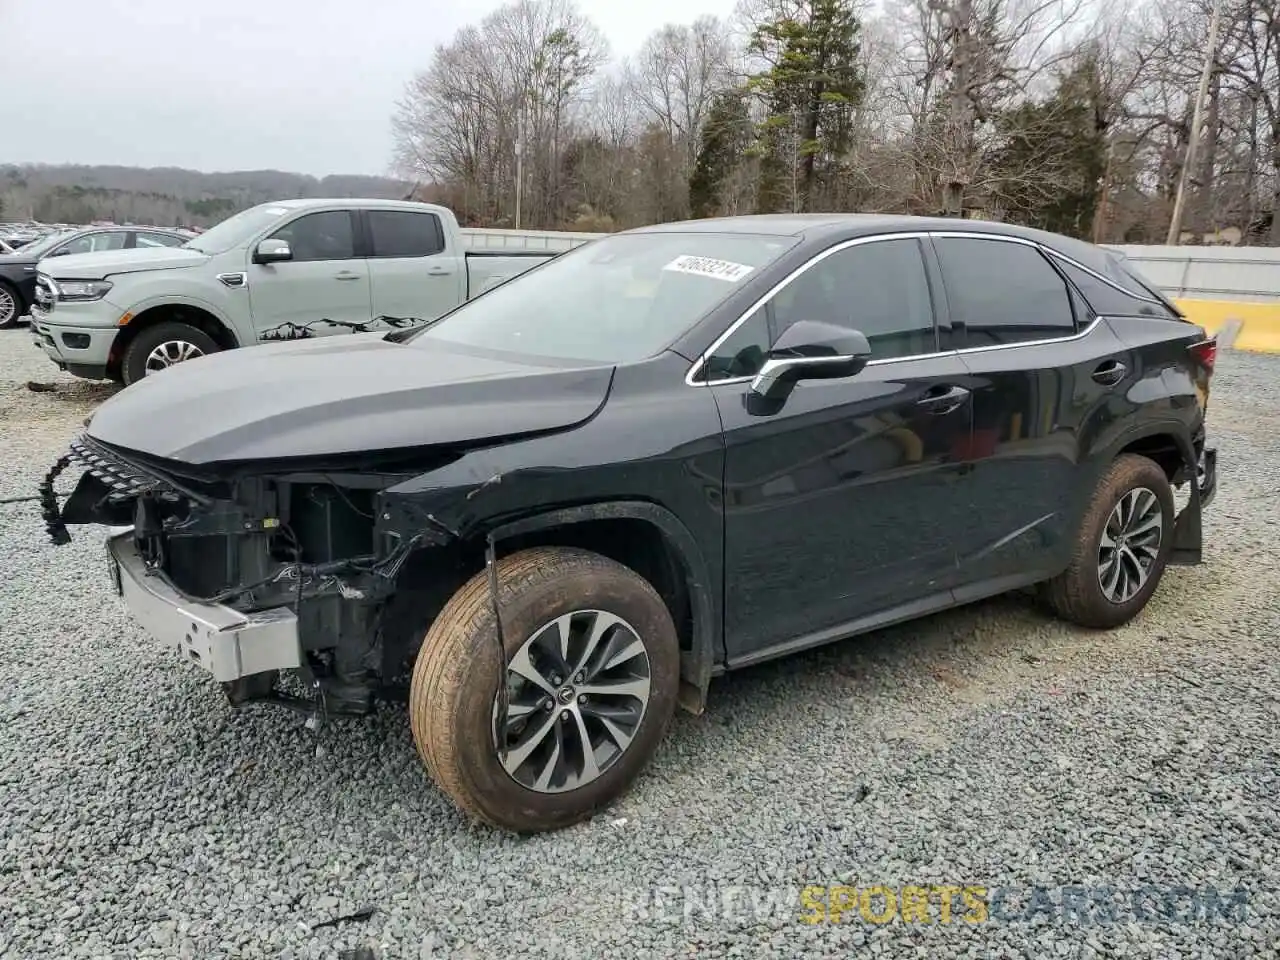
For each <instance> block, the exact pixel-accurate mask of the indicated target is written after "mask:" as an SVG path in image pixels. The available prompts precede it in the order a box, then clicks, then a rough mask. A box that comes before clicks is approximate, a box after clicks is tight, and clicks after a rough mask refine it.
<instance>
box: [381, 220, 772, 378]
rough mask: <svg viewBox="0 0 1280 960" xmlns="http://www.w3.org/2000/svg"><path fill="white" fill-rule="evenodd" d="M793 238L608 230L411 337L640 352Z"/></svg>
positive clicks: (690, 320) (577, 351) (574, 353)
mask: <svg viewBox="0 0 1280 960" xmlns="http://www.w3.org/2000/svg"><path fill="white" fill-rule="evenodd" d="M795 243H796V239H795V238H794V237H773V236H756V235H751V234H731V233H702V232H696V233H695V232H690V233H637V234H618V235H615V236H612V237H606V238H604V239H602V240H595V241H593V242H591V243H588V244H585V245H584V246H581V247H578V248H577V249H575V250H572V251H570V252H569V253H566V254H563V255H562V256H560V257H557V258H556V259H555V260H552V261H550V262H549V263H547V264H546V265H545V266H541V267H538V268H536V269H535V270H532V271H530V272H529V273H527V274H524V275H521V276H518V277H516V278H514V279H512V280H510V281H507V282H506V283H503V284H502V285H501V286H498V287H495V288H493V289H492V290H489V291H488V292H486V293H485V294H484V295H483V296H481V297H477V298H476V299H475V300H472V301H470V302H469V303H465V304H463V305H462V306H461V307H459V308H458V309H456V310H454V311H453V312H452V313H450V314H448V315H446V316H445V317H443V318H441V320H440V321H439V322H437V323H434V324H432V325H431V326H429V327H426V328H424V329H423V330H421V331H420V332H418V333H417V334H416V335H414V336H411V337H409V338H407V339H406V342H408V343H410V344H412V345H413V346H416V347H424V348H427V349H430V347H431V346H432V344H433V343H435V342H437V341H448V342H450V343H456V344H460V345H463V346H469V347H481V348H484V349H489V350H499V351H510V352H516V353H522V354H533V355H537V356H544V357H555V358H559V359H566V360H581V361H586V362H589V363H628V362H634V361H637V360H643V359H645V358H647V357H652V356H655V355H656V354H658V353H659V352H661V351H662V350H663V349H664V348H665V347H666V346H667V345H668V344H670V343H671V342H672V341H674V340H675V339H677V338H678V337H679V336H680V335H682V334H683V333H684V332H685V331H687V330H689V329H690V328H691V327H693V326H694V324H696V323H697V322H698V321H699V320H701V319H702V317H704V316H705V315H706V314H707V312H708V311H710V310H711V309H712V308H713V307H715V306H717V305H718V304H719V303H720V302H721V301H723V300H724V299H725V298H727V297H728V296H729V294H731V293H733V291H734V290H735V289H736V288H737V287H738V286H739V285H740V284H741V283H743V282H745V281H746V280H747V279H749V278H751V277H752V276H753V275H754V274H755V273H757V272H758V271H759V270H760V268H761V267H763V266H765V265H766V264H769V263H771V262H772V261H774V260H776V259H777V258H778V257H779V256H781V255H782V254H783V253H784V252H786V251H787V250H788V249H789V248H791V247H792V246H794V245H795Z"/></svg>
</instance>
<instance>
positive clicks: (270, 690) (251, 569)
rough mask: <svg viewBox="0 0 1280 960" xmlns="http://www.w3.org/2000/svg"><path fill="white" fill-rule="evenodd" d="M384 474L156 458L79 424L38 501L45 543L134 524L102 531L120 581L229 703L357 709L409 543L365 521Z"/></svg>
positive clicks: (130, 601)
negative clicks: (70, 484)
mask: <svg viewBox="0 0 1280 960" xmlns="http://www.w3.org/2000/svg"><path fill="white" fill-rule="evenodd" d="M73 465H74V466H79V467H83V468H84V472H83V473H82V474H81V476H80V479H79V481H78V482H77V484H76V487H75V489H74V490H73V492H72V493H71V495H70V496H69V497H68V498H67V501H66V503H65V504H64V505H63V506H62V507H61V508H60V507H59V505H58V498H57V495H56V494H55V492H54V481H55V480H56V479H57V477H58V476H59V474H61V473H63V472H64V471H65V470H66V469H67V468H68V467H70V466H73ZM385 482H387V481H386V480H385V478H379V477H377V476H374V477H370V476H369V475H367V474H352V475H340V474H328V473H324V474H306V473H286V472H278V473H263V474H255V475H236V474H233V473H230V472H219V471H214V470H203V469H201V468H195V467H184V466H182V465H176V464H172V465H171V464H161V463H158V462H157V461H156V460H155V459H154V458H146V457H143V456H142V455H139V454H133V453H130V452H129V451H121V450H119V449H116V448H113V447H111V446H108V445H107V444H104V443H101V442H100V441H97V440H95V439H94V438H92V437H89V436H81V437H79V438H78V439H77V440H75V441H74V442H73V443H72V444H71V447H70V449H69V450H68V452H67V454H66V455H65V456H63V457H62V458H60V459H59V460H58V462H57V463H56V464H55V465H54V467H53V469H51V470H50V472H49V473H48V474H47V475H46V477H45V479H44V481H43V483H42V484H41V490H40V500H41V508H42V512H43V515H44V521H45V525H46V528H47V529H48V532H49V535H50V537H51V539H52V540H53V541H54V542H55V543H66V542H68V541H69V540H70V534H69V533H68V530H67V526H68V525H69V524H100V525H104V526H109V527H127V528H130V529H128V530H127V532H124V533H116V534H114V535H113V536H111V537H110V538H109V539H108V543H107V551H108V563H109V568H110V570H111V575H112V578H113V580H114V588H115V590H116V592H117V593H118V594H119V595H120V596H122V598H123V599H124V601H125V603H126V604H127V605H128V607H129V609H130V611H131V612H132V613H133V615H134V617H135V618H136V619H137V620H138V621H139V623H140V624H141V625H142V626H143V627H144V628H145V629H146V630H147V632H148V633H150V634H151V635H152V636H153V637H154V638H155V639H156V640H157V641H159V642H160V643H162V644H164V645H166V646H169V647H172V648H174V649H176V650H178V651H180V652H181V654H182V656H183V658H184V659H186V660H189V661H191V662H193V663H195V664H197V665H199V666H200V667H202V668H204V669H205V670H206V671H207V672H209V673H210V674H211V675H212V676H213V677H214V679H216V680H218V681H219V682H221V683H222V684H223V685H224V689H225V690H226V693H227V695H228V697H229V698H230V699H231V701H232V702H233V703H235V704H240V703H246V702H250V701H272V702H277V703H281V704H283V705H285V706H291V707H295V708H297V709H301V710H303V711H304V712H307V713H321V712H326V713H357V714H359V713H366V712H368V711H369V710H371V709H372V703H373V697H374V693H375V691H376V690H377V688H378V679H379V676H380V674H381V672H382V670H381V668H382V664H381V662H380V649H379V645H378V618H379V614H380V612H381V607H382V605H383V603H384V602H385V600H386V599H387V598H388V597H389V595H390V593H391V592H392V587H393V584H394V578H395V574H396V571H397V570H398V568H399V565H400V564H401V563H402V562H403V559H404V553H405V552H406V551H405V550H404V549H397V548H396V546H395V545H394V544H385V543H381V542H380V539H381V538H380V534H378V533H377V531H375V528H374V512H373V511H374V503H375V499H376V496H377V493H378V491H379V489H380V487H381V486H382V485H383V484H384V483H385ZM380 546H381V547H382V549H380ZM290 675H292V676H293V679H295V680H300V681H301V684H300V686H301V689H299V684H298V683H290V682H288V680H289V676H290ZM286 687H290V688H292V689H291V690H290V692H288V693H286V692H285V688H286Z"/></svg>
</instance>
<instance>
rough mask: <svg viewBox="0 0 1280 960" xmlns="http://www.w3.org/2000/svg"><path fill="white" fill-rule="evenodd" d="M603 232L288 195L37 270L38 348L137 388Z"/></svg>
mask: <svg viewBox="0 0 1280 960" xmlns="http://www.w3.org/2000/svg"><path fill="white" fill-rule="evenodd" d="M596 236H598V234H584V233H561V232H558V231H557V232H550V231H548V232H540V231H506V230H462V229H461V228H459V226H458V222H457V220H456V219H455V217H454V216H453V214H452V212H450V211H449V210H447V209H446V208H444V207H439V206H435V205H432V204H426V203H417V202H412V201H396V200H283V201H280V202H276V203H264V204H261V205H259V206H256V207H252V208H250V209H248V210H245V211H243V212H242V213H238V214H236V215H234V216H232V217H229V218H228V219H226V220H224V221H222V222H221V223H219V224H218V225H217V226H215V227H212V228H211V229H209V230H207V231H206V232H204V233H203V234H201V235H200V236H198V237H195V238H194V239H192V240H191V241H189V242H188V243H185V244H183V245H182V246H179V247H169V248H160V249H148V250H119V251H104V252H100V253H87V254H80V255H71V256H66V257H58V258H56V259H52V258H51V259H48V260H42V261H41V262H40V263H39V264H38V265H37V284H36V294H35V304H34V305H33V306H32V310H31V320H32V324H31V327H32V332H33V334H34V336H35V342H36V346H37V347H39V348H40V349H41V350H43V351H44V352H45V353H46V354H47V355H48V357H49V359H50V360H52V361H53V362H54V363H55V364H57V365H58V366H59V367H60V368H61V369H63V370H66V371H68V372H69V373H71V374H73V375H75V376H78V377H84V378H86V379H90V380H116V381H119V382H122V383H125V384H130V383H133V382H135V381H137V380H139V379H141V378H142V377H144V376H146V375H147V374H148V373H153V372H155V371H157V370H162V369H164V368H166V367H169V366H172V365H173V364H175V363H178V362H181V361H183V360H187V359H190V358H192V357H198V356H202V355H204V354H208V353H213V352H216V351H219V350H226V349H230V348H232V347H243V346H250V345H252V344H257V343H264V342H271V341H276V340H295V339H300V338H305V337H314V336H326V335H330V334H336V333H348V332H356V331H373V330H379V329H392V328H396V327H403V326H411V325H415V324H417V323H420V322H423V321H428V320H432V319H435V318H436V317H439V316H441V315H442V314H444V313H446V312H448V311H449V310H452V309H453V308H454V307H456V306H457V305H458V304H460V303H462V302H463V301H465V300H468V299H470V298H472V297H474V296H476V295H478V294H480V293H483V292H484V291H485V290H487V289H489V288H491V287H493V286H495V285H497V284H499V283H501V282H503V281H505V280H508V279H510V278H511V277H514V276H516V275H518V274H520V273H523V272H524V271H526V270H529V269H531V268H532V267H535V266H537V265H538V264H540V263H543V262H545V261H546V260H549V259H551V258H552V257H554V256H556V255H557V254H559V253H562V252H564V251H565V250H568V249H571V248H572V247H574V246H577V245H579V244H582V243H587V242H589V241H590V240H592V239H594V238H595V237H596Z"/></svg>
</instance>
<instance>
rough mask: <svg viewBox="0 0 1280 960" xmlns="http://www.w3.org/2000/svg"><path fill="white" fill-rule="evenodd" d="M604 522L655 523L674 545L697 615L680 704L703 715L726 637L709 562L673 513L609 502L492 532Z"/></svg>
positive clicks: (503, 534) (684, 658)
mask: <svg viewBox="0 0 1280 960" xmlns="http://www.w3.org/2000/svg"><path fill="white" fill-rule="evenodd" d="M601 519H629V520H641V521H644V522H645V523H649V524H651V525H652V526H654V527H655V528H657V530H658V532H659V533H660V534H661V535H662V537H663V539H664V540H666V542H667V544H668V545H669V546H670V547H671V549H672V552H673V553H674V554H675V556H676V559H677V560H678V561H679V563H680V567H681V570H682V572H683V574H684V580H685V587H686V589H687V590H688V592H689V606H690V610H691V612H692V614H693V637H692V644H691V646H692V649H691V650H689V651H688V652H685V651H681V654H680V679H681V687H682V688H683V689H682V691H681V695H680V706H681V707H682V708H683V709H685V710H687V711H689V712H690V713H694V714H699V713H702V711H703V709H704V708H705V706H706V697H707V688H708V686H709V685H710V683H711V675H712V669H713V665H714V663H715V647H716V643H717V641H718V639H719V637H720V624H719V617H718V615H717V610H716V605H715V603H714V598H713V596H712V584H711V578H710V574H709V571H708V568H707V562H706V559H705V558H704V557H703V554H702V550H701V548H700V547H699V546H698V542H697V540H696V539H695V538H694V536H693V534H692V533H690V532H689V528H688V527H686V526H685V525H684V523H683V522H682V521H681V520H680V518H679V517H677V516H676V515H675V514H674V513H672V512H671V511H670V510H668V509H666V508H665V507H662V506H659V505H658V504H655V503H650V502H649V501H646V500H609V501H603V502H599V503H590V504H583V505H581V506H576V507H565V508H562V509H558V510H549V511H547V512H544V513H535V514H532V515H530V516H526V517H522V518H520V519H518V520H511V521H507V522H505V523H501V524H498V525H497V526H495V527H493V528H492V529H491V530H490V531H489V536H491V537H492V538H493V540H494V542H501V541H502V540H505V539H507V538H509V537H514V536H518V535H521V534H526V533H534V532H536V531H540V530H547V529H550V528H552V527H563V526H567V525H570V524H575V523H587V522H590V521H592V520H601Z"/></svg>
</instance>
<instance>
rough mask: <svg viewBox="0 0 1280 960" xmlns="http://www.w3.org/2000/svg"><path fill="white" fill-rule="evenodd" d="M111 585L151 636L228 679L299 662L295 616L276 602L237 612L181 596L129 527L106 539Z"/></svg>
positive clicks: (218, 677)
mask: <svg viewBox="0 0 1280 960" xmlns="http://www.w3.org/2000/svg"><path fill="white" fill-rule="evenodd" d="M107 556H108V562H109V565H110V568H111V578H112V582H113V586H114V587H115V589H116V590H117V592H118V593H119V594H120V596H121V597H123V599H124V602H125V604H126V606H128V608H129V611H130V612H131V613H132V614H133V616H134V619H136V620H137V621H138V623H139V624H140V625H141V626H142V627H143V629H145V630H146V631H147V633H149V634H150V635H151V636H152V637H153V638H154V639H155V640H157V641H158V642H160V643H162V644H163V645H165V646H167V647H171V648H173V649H176V650H177V651H178V653H179V655H180V656H181V657H182V658H183V659H184V660H188V661H190V662H192V663H194V664H196V665H197V666H199V667H201V668H202V669H204V670H205V671H206V672H208V673H209V674H210V675H211V676H212V677H213V678H214V679H215V680H217V681H219V682H222V683H229V682H232V681H235V680H240V679H242V678H244V677H251V676H255V675H258V674H262V673H267V672H270V671H277V670H293V669H297V668H298V667H301V666H302V662H303V660H302V647H301V645H300V643H299V640H298V620H297V617H295V616H294V613H293V611H292V610H289V609H288V608H285V607H276V608H273V609H270V610H261V611H257V612H254V613H241V612H240V611H239V610H233V609H231V608H230V607H226V606H223V605H221V604H213V603H202V602H200V601H196V600H191V599H189V598H187V597H184V596H183V595H182V594H181V593H179V592H178V590H177V589H175V588H174V587H173V585H172V584H170V583H169V582H168V580H167V579H166V578H165V577H164V576H163V575H161V574H158V573H155V572H153V571H151V570H148V569H147V566H146V564H145V563H144V562H143V559H142V556H141V555H140V554H139V553H138V548H137V546H136V544H135V543H134V539H133V531H132V530H130V531H129V532H127V533H122V534H117V535H115V536H113V537H110V538H108V540H107Z"/></svg>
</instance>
